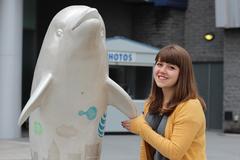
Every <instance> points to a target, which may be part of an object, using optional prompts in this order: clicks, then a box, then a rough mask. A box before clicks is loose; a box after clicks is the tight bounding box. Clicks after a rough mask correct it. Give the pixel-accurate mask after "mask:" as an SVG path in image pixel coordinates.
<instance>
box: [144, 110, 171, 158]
mask: <svg viewBox="0 0 240 160" xmlns="http://www.w3.org/2000/svg"><path fill="white" fill-rule="evenodd" d="M167 118H168V116H167V115H165V114H163V115H159V114H150V113H147V115H146V118H145V119H146V121H147V122H148V124H149V125H150V126H151V127H152V129H153V130H154V131H156V132H157V133H158V134H160V135H162V136H164V131H165V127H166V124H167ZM153 160H167V158H166V157H164V156H163V155H161V153H160V152H158V151H157V150H155V151H154V155H153Z"/></svg>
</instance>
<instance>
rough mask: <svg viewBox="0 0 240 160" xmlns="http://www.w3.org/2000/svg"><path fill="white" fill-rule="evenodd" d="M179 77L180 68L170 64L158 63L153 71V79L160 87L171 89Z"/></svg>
mask: <svg viewBox="0 0 240 160" xmlns="http://www.w3.org/2000/svg"><path fill="white" fill-rule="evenodd" d="M178 76H179V67H178V66H176V65H173V64H170V63H166V62H161V61H158V62H157V63H156V65H155V66H154V69H153V77H154V80H155V82H156V84H157V86H158V87H160V88H162V89H171V88H173V87H174V86H175V84H176V82H177V80H178Z"/></svg>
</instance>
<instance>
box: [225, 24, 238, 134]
mask: <svg viewBox="0 0 240 160" xmlns="http://www.w3.org/2000/svg"><path fill="white" fill-rule="evenodd" d="M239 44H240V29H229V30H225V36H224V110H225V111H232V112H233V116H235V115H238V116H240V69H239V68H240V47H239ZM224 130H226V131H232V132H234V131H236V132H239V133H240V123H239V120H238V122H232V121H225V122H224Z"/></svg>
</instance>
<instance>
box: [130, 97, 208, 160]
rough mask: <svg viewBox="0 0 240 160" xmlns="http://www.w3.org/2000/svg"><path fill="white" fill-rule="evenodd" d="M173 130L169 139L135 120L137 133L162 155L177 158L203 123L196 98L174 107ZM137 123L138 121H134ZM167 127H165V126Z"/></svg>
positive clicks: (181, 154)
mask: <svg viewBox="0 0 240 160" xmlns="http://www.w3.org/2000/svg"><path fill="white" fill-rule="evenodd" d="M174 116H175V120H174V122H173V131H172V135H171V136H170V137H169V139H167V138H165V137H163V136H162V135H159V134H158V133H156V132H155V131H154V130H152V128H151V127H150V126H149V125H148V124H147V123H146V122H144V121H143V120H137V119H136V121H139V122H140V123H141V124H138V125H137V126H138V127H139V129H138V131H139V135H140V136H141V137H142V138H143V140H144V141H146V142H147V143H148V144H150V145H151V146H152V147H154V148H155V149H156V150H158V151H159V152H160V153H161V154H162V155H164V156H165V157H167V158H169V159H171V160H179V159H181V158H182V157H183V156H184V154H185V153H186V152H187V150H188V149H189V147H190V146H191V143H192V142H193V140H194V137H195V136H196V134H197V132H198V130H199V129H200V127H201V125H202V124H203V123H205V117H204V113H203V110H202V106H201V104H200V103H199V101H197V100H189V101H187V102H185V103H184V104H183V105H182V106H181V107H180V106H179V108H178V107H177V108H176V113H175V115H174ZM134 123H138V122H134ZM166 129H167V128H166Z"/></svg>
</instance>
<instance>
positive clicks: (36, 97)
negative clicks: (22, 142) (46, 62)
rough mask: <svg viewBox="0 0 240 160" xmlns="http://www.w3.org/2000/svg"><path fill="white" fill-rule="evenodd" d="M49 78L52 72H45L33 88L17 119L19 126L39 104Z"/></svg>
mask: <svg viewBox="0 0 240 160" xmlns="http://www.w3.org/2000/svg"><path fill="white" fill-rule="evenodd" d="M51 79H52V74H47V75H46V76H44V77H43V78H42V80H41V81H40V83H39V85H38V87H37V88H36V89H35V91H34V92H33V94H32V95H31V97H30V99H29V100H28V102H27V104H26V105H25V107H24V109H23V111H22V113H21V115H20V117H19V119H18V125H20V126H21V125H22V124H23V123H24V122H25V121H26V119H27V118H28V117H29V115H30V114H31V112H33V111H34V110H35V109H36V108H37V107H38V106H39V104H40V102H41V99H42V97H43V95H44V93H45V92H46V90H47V88H48V86H49V84H50V82H51Z"/></svg>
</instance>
